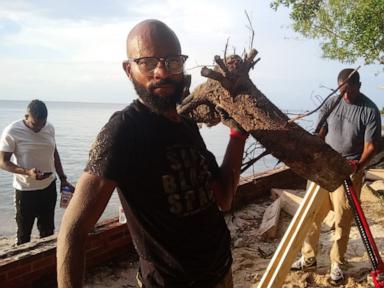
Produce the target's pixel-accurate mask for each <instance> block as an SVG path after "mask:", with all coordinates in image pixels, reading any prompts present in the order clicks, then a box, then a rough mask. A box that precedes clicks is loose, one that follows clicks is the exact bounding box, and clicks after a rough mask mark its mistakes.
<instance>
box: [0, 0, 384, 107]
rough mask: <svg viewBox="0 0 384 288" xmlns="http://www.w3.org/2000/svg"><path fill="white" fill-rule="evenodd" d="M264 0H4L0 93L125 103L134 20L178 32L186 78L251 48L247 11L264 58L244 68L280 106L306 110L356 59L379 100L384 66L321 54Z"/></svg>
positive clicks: (0, 4)
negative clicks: (226, 53) (219, 57)
mask: <svg viewBox="0 0 384 288" xmlns="http://www.w3.org/2000/svg"><path fill="white" fill-rule="evenodd" d="M269 3H270V1H269V0H256V1H255V0H253V1H252V0H249V1H248V0H237V1H230V0H212V1H206V0H184V1H183V0H163V1H160V0H154V1H142V0H108V1H107V0H81V1H78V0H65V1H64V0H0V100H30V99H34V98H39V99H41V100H44V101H74V102H111V103H127V104H128V103H130V102H131V101H132V100H133V99H135V98H136V97H137V96H136V95H135V92H134V90H133V87H132V85H131V83H130V81H129V80H128V79H127V77H126V75H125V74H124V72H123V70H122V68H121V62H122V61H123V60H124V59H126V49H125V41H126V36H127V34H128V32H129V30H130V29H131V28H132V27H133V26H134V25H135V24H137V23H138V22H140V21H142V20H144V19H148V18H156V19H159V20H161V21H163V22H165V23H166V24H167V25H168V26H169V27H171V28H172V29H173V30H174V31H175V33H176V34H177V35H178V37H179V39H180V42H181V46H182V50H183V54H186V55H189V59H188V61H187V63H186V72H187V73H189V74H191V75H192V85H191V87H192V88H193V87H195V86H196V85H198V84H200V83H202V82H203V81H205V79H204V78H203V77H201V76H200V68H198V67H197V66H200V65H211V64H212V63H213V57H214V55H223V53H224V48H225V44H226V41H227V39H229V51H233V50H235V51H236V52H238V53H241V52H242V51H243V50H244V49H248V48H249V46H250V30H249V25H248V21H247V18H246V16H245V12H244V11H245V10H246V11H247V12H248V14H249V16H250V19H251V21H252V26H253V28H254V31H255V38H254V42H253V47H254V48H256V49H257V50H258V52H259V54H258V56H259V57H260V58H261V61H260V62H259V63H258V64H257V65H256V66H255V69H254V70H252V71H251V73H250V76H251V79H252V80H253V82H254V83H255V84H256V86H257V87H258V88H259V89H260V90H261V91H262V92H263V93H264V94H265V95H266V96H267V97H268V98H269V99H270V100H271V101H272V102H273V103H275V104H276V105H277V106H278V107H279V108H281V109H302V110H311V109H314V108H315V107H316V106H318V104H319V101H320V99H322V98H325V97H326V96H327V95H328V94H329V93H330V90H329V89H330V88H335V87H336V86H337V85H336V78H337V74H338V72H339V71H340V70H341V69H343V68H347V67H352V68H356V67H357V66H359V65H362V67H361V68H360V70H359V72H360V74H361V80H362V92H363V93H365V94H366V95H367V96H368V97H370V98H371V99H372V100H373V101H374V102H375V103H376V104H377V106H378V107H379V108H380V109H381V108H382V107H383V106H384V89H380V87H383V86H384V77H383V76H384V73H383V72H381V73H380V71H383V68H382V65H381V66H380V65H371V66H364V65H363V61H360V62H357V63H353V64H342V63H339V62H338V61H331V60H327V59H323V58H322V57H321V50H320V47H319V42H317V41H315V40H310V39H303V38H302V37H301V36H300V35H299V34H296V33H294V32H293V31H292V29H291V28H290V23H291V22H290V19H289V10H287V9H285V8H284V9H281V10H278V11H277V12H276V11H274V10H272V9H271V8H270V6H269Z"/></svg>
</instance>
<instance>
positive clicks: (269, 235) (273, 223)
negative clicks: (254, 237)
mask: <svg viewBox="0 0 384 288" xmlns="http://www.w3.org/2000/svg"><path fill="white" fill-rule="evenodd" d="M280 202H281V201H280V199H277V200H275V201H274V202H273V203H272V204H271V205H269V206H268V207H267V209H265V212H264V215H263V220H262V222H261V225H260V228H259V230H258V235H260V236H261V237H262V238H264V239H273V238H276V235H277V228H278V223H279V217H280V210H281V208H280Z"/></svg>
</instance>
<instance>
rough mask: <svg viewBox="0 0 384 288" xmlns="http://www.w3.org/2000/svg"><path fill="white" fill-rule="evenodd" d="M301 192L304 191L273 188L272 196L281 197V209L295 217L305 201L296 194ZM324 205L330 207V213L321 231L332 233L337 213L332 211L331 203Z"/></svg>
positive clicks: (274, 197) (273, 197)
mask: <svg viewBox="0 0 384 288" xmlns="http://www.w3.org/2000/svg"><path fill="white" fill-rule="evenodd" d="M290 191H291V192H292V193H291V192H290ZM301 191H302V190H294V189H276V188H272V189H271V196H272V199H277V197H280V199H281V209H282V210H283V211H284V212H286V213H288V214H289V215H291V216H295V214H296V211H297V209H298V208H299V206H300V203H301V201H302V200H303V198H301V197H300V196H298V195H296V194H301ZM324 205H327V206H328V207H327V208H326V209H328V210H329V212H328V215H327V216H326V217H325V218H324V220H323V225H322V227H321V231H323V232H325V231H330V230H332V229H333V228H334V226H335V212H334V211H333V210H331V206H330V204H329V201H326V202H325V203H324Z"/></svg>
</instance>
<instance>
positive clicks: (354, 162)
mask: <svg viewBox="0 0 384 288" xmlns="http://www.w3.org/2000/svg"><path fill="white" fill-rule="evenodd" d="M347 163H348V164H349V166H351V168H352V173H356V172H357V171H358V170H359V161H358V160H347Z"/></svg>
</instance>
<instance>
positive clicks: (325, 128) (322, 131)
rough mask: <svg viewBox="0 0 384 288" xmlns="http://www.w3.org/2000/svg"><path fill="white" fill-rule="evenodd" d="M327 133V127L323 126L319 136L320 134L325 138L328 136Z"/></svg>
mask: <svg viewBox="0 0 384 288" xmlns="http://www.w3.org/2000/svg"><path fill="white" fill-rule="evenodd" d="M327 133H328V129H327V127H321V128H320V131H319V133H318V134H317V136H319V137H320V138H321V139H323V140H325V136H327Z"/></svg>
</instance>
